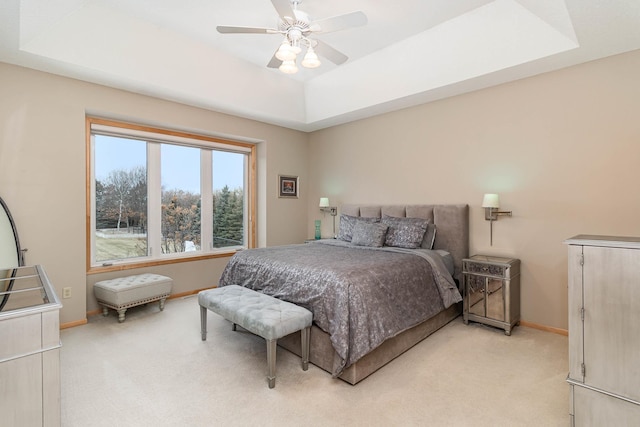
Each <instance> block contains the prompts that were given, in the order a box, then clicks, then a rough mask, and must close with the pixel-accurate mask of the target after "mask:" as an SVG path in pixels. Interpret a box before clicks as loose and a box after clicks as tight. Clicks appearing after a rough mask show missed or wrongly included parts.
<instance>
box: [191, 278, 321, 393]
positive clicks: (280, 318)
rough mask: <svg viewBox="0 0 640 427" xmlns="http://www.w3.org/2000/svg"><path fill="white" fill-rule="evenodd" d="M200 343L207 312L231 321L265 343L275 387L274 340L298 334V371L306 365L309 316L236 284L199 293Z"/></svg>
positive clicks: (294, 307) (270, 385)
mask: <svg viewBox="0 0 640 427" xmlns="http://www.w3.org/2000/svg"><path fill="white" fill-rule="evenodd" d="M198 303H199V304H200V320H201V334H202V340H203V341H205V340H206V339H207V310H211V311H213V312H214V313H217V314H219V315H220V316H222V317H224V318H225V319H227V320H229V321H231V323H232V324H233V330H235V326H236V325H240V326H242V327H243V328H244V329H246V330H247V331H249V332H251V333H254V334H256V335H258V336H260V337H262V338H264V339H265V340H266V341H267V364H268V367H269V374H268V377H267V378H268V382H269V388H273V387H275V378H276V376H275V360H276V359H275V358H276V344H277V340H278V338H282V337H284V336H285V335H289V334H291V333H294V332H297V331H301V334H302V369H303V370H305V371H306V370H307V368H308V366H309V331H310V328H311V322H312V320H313V315H312V314H311V312H310V311H309V310H307V309H306V308H303V307H300V306H297V305H295V304H292V303H290V302H287V301H282V300H279V299H278V298H274V297H272V296H269V295H265V294H263V293H260V292H256V291H254V290H252V289H249V288H245V287H242V286H238V285H230V286H223V287H221V288H215V289H209V290H206V291H201V292H200V293H199V294H198Z"/></svg>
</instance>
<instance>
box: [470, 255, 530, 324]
mask: <svg viewBox="0 0 640 427" xmlns="http://www.w3.org/2000/svg"><path fill="white" fill-rule="evenodd" d="M462 280H463V294H464V295H463V309H462V318H463V319H464V323H465V324H468V323H469V321H474V322H480V323H484V324H486V325H491V326H495V327H498V328H502V329H504V333H505V334H506V335H511V329H513V327H514V326H515V325H516V324H517V323H518V322H519V321H520V260H519V259H516V258H503V257H497V256H489V255H474V256H472V257H470V258H465V259H463V260H462Z"/></svg>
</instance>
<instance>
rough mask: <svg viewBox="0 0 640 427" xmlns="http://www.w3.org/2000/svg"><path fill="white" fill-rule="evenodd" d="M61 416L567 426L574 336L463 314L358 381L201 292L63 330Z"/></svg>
mask: <svg viewBox="0 0 640 427" xmlns="http://www.w3.org/2000/svg"><path fill="white" fill-rule="evenodd" d="M61 339H62V351H61V356H60V359H61V377H62V425H63V426H65V427H76V426H78V427H87V426H127V427H129V426H155V427H157V426H249V425H251V426H289V425H294V426H300V425H304V426H334V425H335V426H343V425H349V426H472V425H473V426H563V427H564V426H567V425H568V423H569V415H568V410H569V403H568V396H569V390H568V386H567V384H566V382H565V378H566V375H567V371H568V353H567V337H565V336H561V335H557V334H552V333H548V332H542V331H538V330H535V329H531V328H526V327H516V328H515V329H514V331H513V333H512V335H511V336H510V337H507V336H505V335H504V333H503V332H502V331H501V330H498V329H494V328H490V327H487V326H482V325H479V324H473V323H472V324H470V325H468V326H466V325H464V323H463V322H462V318H458V319H456V320H454V321H453V322H451V323H449V324H448V325H447V326H445V327H444V328H442V329H441V330H439V331H438V332H436V333H435V334H434V335H432V336H431V337H429V338H427V339H426V340H425V341H423V342H421V343H420V344H418V345H417V346H415V347H413V348H412V349H410V350H409V351H408V352H406V353H404V354H403V355H402V356H400V357H399V358H397V359H395V360H394V361H392V362H391V363H390V364H388V365H386V366H385V367H383V368H382V369H381V370H379V371H378V372H376V373H374V374H373V375H372V376H370V377H368V378H367V379H365V380H364V381H362V382H361V383H359V384H357V385H355V386H352V385H349V384H347V383H345V382H343V381H341V380H334V379H332V378H331V375H329V374H328V373H327V372H325V371H323V370H321V369H319V368H317V367H315V366H313V365H310V366H309V370H308V371H306V372H305V371H303V370H302V368H301V365H300V359H299V358H298V357H297V356H295V355H293V354H292V353H289V352H288V351H286V350H284V349H281V348H278V352H277V380H276V387H275V388H273V389H269V388H268V387H267V380H266V370H267V363H266V345H265V342H264V340H263V339H262V338H259V337H256V336H254V335H251V334H249V333H247V332H243V331H238V332H233V331H232V330H231V325H230V323H228V322H227V321H225V320H224V319H222V318H221V317H219V316H217V315H215V314H214V313H209V316H208V336H207V341H204V342H203V341H201V339H200V313H199V306H198V302H197V298H196V297H195V296H191V297H186V298H181V299H174V300H169V301H167V304H166V306H165V310H164V311H162V312H161V311H159V309H158V304H155V303H154V304H149V305H147V306H143V307H137V308H133V309H129V310H128V311H127V320H126V322H124V323H118V321H117V315H116V314H114V313H113V312H111V314H110V315H109V316H108V317H106V318H103V317H102V316H94V317H91V318H89V323H88V324H87V325H83V326H78V327H75V328H70V329H65V330H63V331H61Z"/></svg>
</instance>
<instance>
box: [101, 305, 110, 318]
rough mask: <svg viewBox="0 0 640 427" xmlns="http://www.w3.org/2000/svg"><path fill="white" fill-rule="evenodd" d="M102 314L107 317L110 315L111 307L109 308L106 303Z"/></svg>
mask: <svg viewBox="0 0 640 427" xmlns="http://www.w3.org/2000/svg"><path fill="white" fill-rule="evenodd" d="M102 315H103V316H105V317H106V316H108V315H109V309H108V308H107V306H106V305H103V306H102Z"/></svg>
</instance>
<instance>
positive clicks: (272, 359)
mask: <svg viewBox="0 0 640 427" xmlns="http://www.w3.org/2000/svg"><path fill="white" fill-rule="evenodd" d="M266 341H267V365H269V374H268V375H267V380H269V388H274V387H275V386H276V344H277V342H278V340H266Z"/></svg>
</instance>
